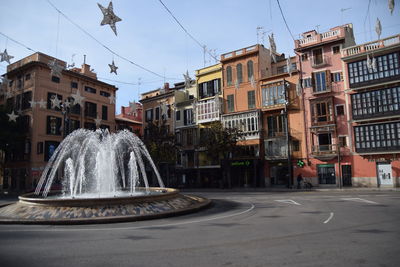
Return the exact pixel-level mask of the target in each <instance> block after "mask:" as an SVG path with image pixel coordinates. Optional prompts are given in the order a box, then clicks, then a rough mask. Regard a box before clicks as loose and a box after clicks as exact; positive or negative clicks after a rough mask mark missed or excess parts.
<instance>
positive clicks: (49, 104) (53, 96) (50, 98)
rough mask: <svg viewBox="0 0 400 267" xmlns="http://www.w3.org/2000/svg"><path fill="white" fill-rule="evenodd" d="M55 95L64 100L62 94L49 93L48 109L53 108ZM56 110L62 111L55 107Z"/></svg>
mask: <svg viewBox="0 0 400 267" xmlns="http://www.w3.org/2000/svg"><path fill="white" fill-rule="evenodd" d="M55 97H57V98H58V100H60V102H61V101H62V95H58V94H56V93H50V92H49V93H47V109H52V107H53V105H52V104H51V100H52V99H54V98H55ZM54 110H58V111H60V110H61V109H60V108H57V107H54Z"/></svg>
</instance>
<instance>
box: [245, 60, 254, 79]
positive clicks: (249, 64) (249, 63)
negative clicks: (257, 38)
mask: <svg viewBox="0 0 400 267" xmlns="http://www.w3.org/2000/svg"><path fill="white" fill-rule="evenodd" d="M253 75H254V70H253V61H251V60H249V61H247V78H248V79H249V81H250V79H251V77H252V76H253ZM253 78H254V76H253Z"/></svg>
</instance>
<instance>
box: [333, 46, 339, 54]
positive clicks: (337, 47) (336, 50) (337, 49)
mask: <svg viewBox="0 0 400 267" xmlns="http://www.w3.org/2000/svg"><path fill="white" fill-rule="evenodd" d="M339 53H340V45H335V46H332V54H339Z"/></svg>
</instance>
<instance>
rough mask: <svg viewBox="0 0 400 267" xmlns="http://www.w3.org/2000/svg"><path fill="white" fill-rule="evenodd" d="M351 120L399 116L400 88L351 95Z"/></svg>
mask: <svg viewBox="0 0 400 267" xmlns="http://www.w3.org/2000/svg"><path fill="white" fill-rule="evenodd" d="M351 108H352V113H353V119H362V118H370V117H379V116H386V115H395V114H400V87H393V88H387V89H380V90H375V91H369V92H363V93H358V94H352V95H351Z"/></svg>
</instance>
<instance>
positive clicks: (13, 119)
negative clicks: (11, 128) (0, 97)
mask: <svg viewBox="0 0 400 267" xmlns="http://www.w3.org/2000/svg"><path fill="white" fill-rule="evenodd" d="M7 116H8V121H14V122H17V121H16V119H17V118H18V117H19V116H18V115H17V114H15V113H14V110H13V111H12V112H11V113H10V114H7Z"/></svg>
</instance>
